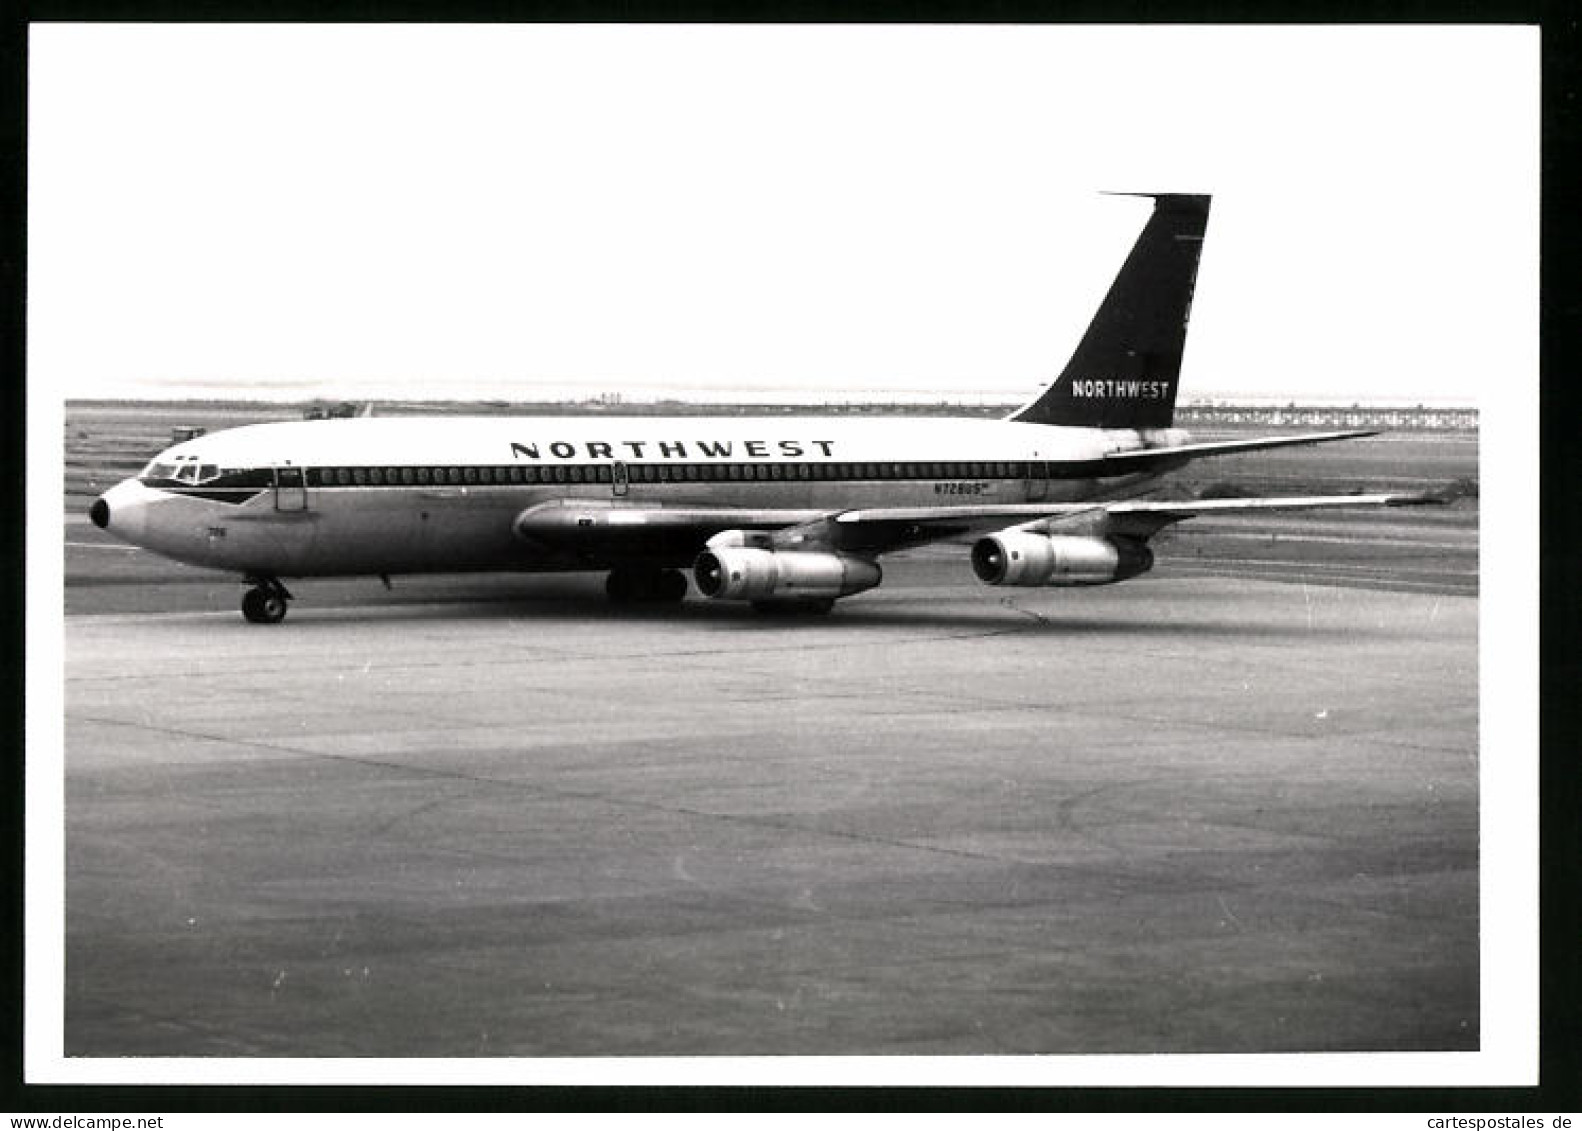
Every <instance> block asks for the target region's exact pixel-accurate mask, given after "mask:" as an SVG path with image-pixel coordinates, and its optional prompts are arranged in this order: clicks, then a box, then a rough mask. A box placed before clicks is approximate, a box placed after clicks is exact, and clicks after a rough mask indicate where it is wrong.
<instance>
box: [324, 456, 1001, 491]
mask: <svg viewBox="0 0 1582 1131" xmlns="http://www.w3.org/2000/svg"><path fill="white" fill-rule="evenodd" d="M625 471H626V475H627V479H628V480H629V481H630V482H632V483H722V482H739V481H742V480H758V479H767V480H775V479H780V480H786V479H793V480H801V479H806V480H819V481H831V480H853V479H1025V478H1027V475H1028V465H1027V464H1026V463H1025V462H1005V461H1000V462H970V463H679V464H674V463H636V464H627V465H625ZM613 478H614V476H613V468H612V465H611V464H608V463H599V464H570V465H565V464H560V465H555V466H548V467H539V466H531V465H523V464H509V465H506V466H503V467H333V468H332V467H326V468H313V469H310V470H309V471H308V485H309V486H314V487H366V486H372V487H382V486H425V485H434V484H439V485H449V484H457V485H465V484H484V485H496V484H501V485H510V484H517V483H530V484H542V483H609V482H611V481H612V479H613Z"/></svg>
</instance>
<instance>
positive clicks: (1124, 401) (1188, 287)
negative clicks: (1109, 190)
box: [1011, 193, 1210, 428]
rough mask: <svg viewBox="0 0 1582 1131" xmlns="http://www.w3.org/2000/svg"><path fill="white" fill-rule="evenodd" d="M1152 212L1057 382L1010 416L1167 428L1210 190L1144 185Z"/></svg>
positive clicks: (1092, 424) (1101, 425)
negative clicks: (1194, 192)
mask: <svg viewBox="0 0 1582 1131" xmlns="http://www.w3.org/2000/svg"><path fill="white" fill-rule="evenodd" d="M1139 195H1146V196H1152V197H1153V200H1154V211H1153V215H1152V216H1150V217H1149V218H1148V223H1147V224H1146V225H1145V226H1144V227H1143V230H1142V234H1141V235H1140V236H1138V237H1137V243H1136V244H1135V245H1134V246H1133V247H1132V252H1131V254H1130V255H1129V256H1127V257H1126V263H1125V264H1124V265H1123V266H1122V267H1121V270H1120V274H1118V275H1116V276H1115V282H1113V283H1112V284H1110V293H1109V294H1108V295H1106V296H1105V298H1104V302H1103V304H1102V305H1101V306H1100V307H1099V311H1098V313H1097V314H1095V315H1094V316H1093V322H1092V323H1091V324H1090V325H1089V326H1088V330H1087V333H1085V334H1084V335H1083V336H1082V341H1081V342H1080V343H1079V344H1078V346H1077V349H1076V352H1075V353H1073V354H1072V355H1071V360H1070V361H1068V362H1067V363H1066V368H1065V369H1064V370H1063V371H1062V372H1061V374H1060V377H1059V379H1058V380H1056V381H1055V383H1054V384H1053V385H1051V386H1049V388H1048V389H1046V390H1044V392H1043V394H1042V395H1041V396H1039V397H1038V398H1037V399H1036V400H1034V401H1033V402H1032V403H1031V404H1029V405H1027V406H1026V407H1024V408H1022V409H1019V410H1018V411H1017V412H1015V413H1014V414H1012V416H1011V419H1012V420H1021V421H1026V422H1028V423H1032V424H1067V425H1076V426H1079V427H1085V428H1168V427H1169V426H1170V422H1171V420H1172V419H1174V417H1175V404H1176V385H1177V383H1178V382H1179V380H1180V377H1181V353H1182V350H1183V349H1184V348H1185V346H1186V328H1187V317H1188V315H1190V314H1191V311H1192V287H1193V285H1194V283H1195V282H1196V281H1197V265H1198V256H1199V254H1200V253H1201V252H1202V249H1203V233H1204V230H1205V229H1206V228H1207V227H1208V207H1209V199H1210V198H1209V197H1207V196H1187V195H1183V194H1177V193H1145V194H1139Z"/></svg>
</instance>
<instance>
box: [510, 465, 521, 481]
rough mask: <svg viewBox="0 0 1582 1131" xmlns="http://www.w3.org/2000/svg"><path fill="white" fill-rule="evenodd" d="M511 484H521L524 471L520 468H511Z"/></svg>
mask: <svg viewBox="0 0 1582 1131" xmlns="http://www.w3.org/2000/svg"><path fill="white" fill-rule="evenodd" d="M511 482H512V483H520V482H522V469H521V468H520V467H513V468H511Z"/></svg>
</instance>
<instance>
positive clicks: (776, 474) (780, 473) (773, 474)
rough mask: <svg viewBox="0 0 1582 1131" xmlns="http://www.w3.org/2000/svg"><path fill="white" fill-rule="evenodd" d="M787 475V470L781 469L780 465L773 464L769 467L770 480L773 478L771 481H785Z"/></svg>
mask: <svg viewBox="0 0 1582 1131" xmlns="http://www.w3.org/2000/svg"><path fill="white" fill-rule="evenodd" d="M785 474H786V469H785V468H784V467H781V466H780V465H779V464H778V463H772V464H770V465H769V478H771V479H784V478H785Z"/></svg>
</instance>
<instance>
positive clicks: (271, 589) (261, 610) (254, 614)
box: [242, 576, 293, 624]
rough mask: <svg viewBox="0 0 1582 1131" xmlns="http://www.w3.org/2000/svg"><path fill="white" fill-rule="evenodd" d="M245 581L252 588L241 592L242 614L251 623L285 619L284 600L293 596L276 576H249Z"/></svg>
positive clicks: (268, 622) (275, 621)
mask: <svg viewBox="0 0 1582 1131" xmlns="http://www.w3.org/2000/svg"><path fill="white" fill-rule="evenodd" d="M246 581H247V582H248V583H249V584H251V585H252V588H251V589H249V590H248V591H247V592H246V593H243V594H242V616H244V617H246V618H247V619H248V621H250V622H251V623H253V624H279V623H280V622H281V621H283V620H285V619H286V602H287V601H290V600H292V599H293V598H292V596H291V592H290V590H288V589H287V588H286V587H285V586H284V585H282V584H280V579H279V578H278V577H255V576H249V577H247V578H246Z"/></svg>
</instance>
